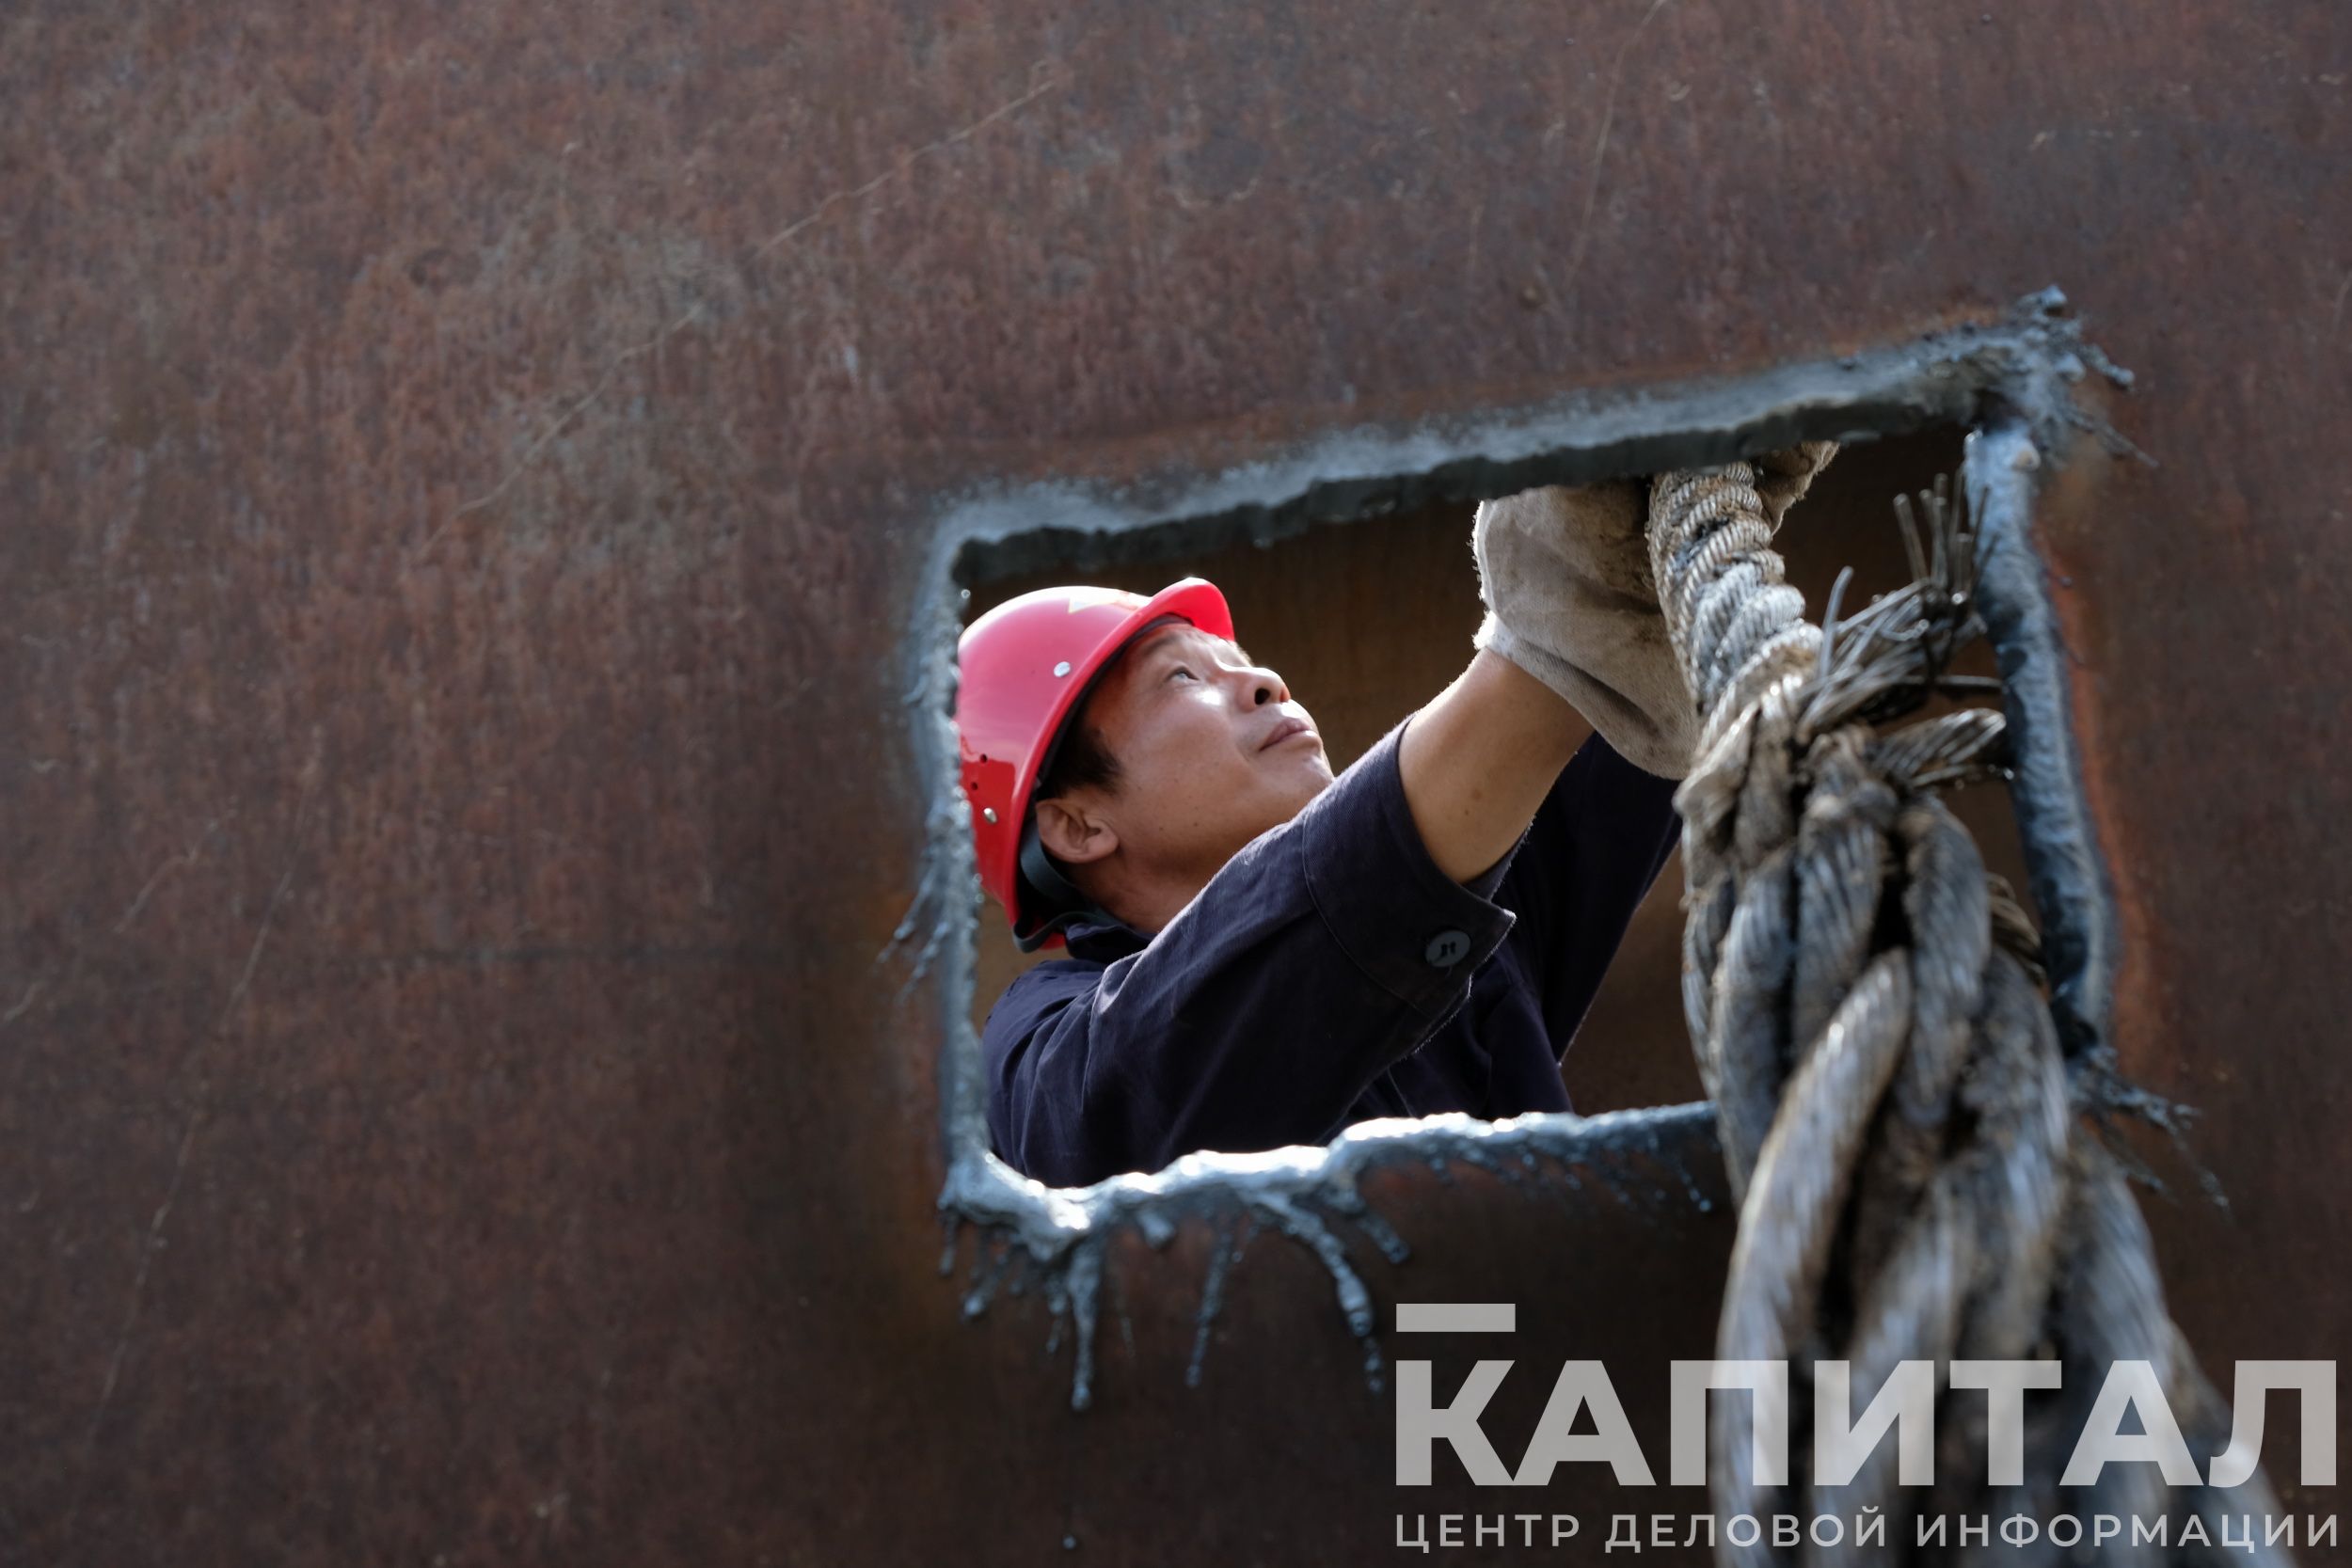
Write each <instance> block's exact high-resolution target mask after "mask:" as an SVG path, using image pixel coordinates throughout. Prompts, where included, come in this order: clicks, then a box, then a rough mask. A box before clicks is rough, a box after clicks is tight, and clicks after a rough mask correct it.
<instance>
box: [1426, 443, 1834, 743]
mask: <svg viewBox="0 0 2352 1568" xmlns="http://www.w3.org/2000/svg"><path fill="white" fill-rule="evenodd" d="M1836 451H1837V448H1836V443H1834V442H1829V441H1817V442H1811V443H1808V444H1807V445H1805V446H1803V447H1798V448H1792V449H1790V450H1789V451H1780V452H1772V453H1769V454H1767V455H1765V456H1762V457H1757V458H1754V459H1751V460H1750V466H1751V467H1752V469H1753V471H1754V473H1755V479H1756V496H1757V499H1759V500H1760V501H1761V502H1762V503H1763V506H1764V513H1765V515H1766V517H1767V518H1768V520H1769V521H1770V522H1771V523H1772V527H1773V528H1774V529H1778V527H1779V526H1780V520H1781V518H1782V517H1783V516H1784V515H1786V514H1787V512H1788V508H1789V507H1790V506H1792V505H1794V504H1795V503H1796V501H1797V500H1798V499H1799V498H1801V497H1802V496H1804V493H1805V490H1806V489H1807V488H1808V487H1809V486H1810V485H1811V484H1812V483H1813V477H1814V475H1816V474H1818V473H1820V471H1821V469H1822V468H1824V467H1827V466H1828V465H1829V460H1830V458H1831V457H1832V456H1833V455H1835V454H1836ZM1649 494H1650V484H1649V482H1648V481H1647V480H1633V479H1626V480H1612V481H1609V482H1607V483H1601V484H1591V485H1584V486H1581V487H1579V488H1575V489H1570V488H1566V487H1565V486H1559V485H1554V486H1550V487H1549V488H1546V489H1541V490H1529V491H1525V492H1523V493H1521V494H1519V495H1516V496H1509V497H1505V498H1504V499H1501V500H1491V501H1486V502H1483V503H1481V505H1480V506H1479V508H1478V518H1477V522H1476V524H1475V525H1474V527H1473V528H1472V531H1471V534H1470V549H1471V551H1472V553H1473V554H1475V555H1476V557H1477V558H1478V584H1479V595H1480V597H1481V598H1482V599H1483V600H1484V601H1485V603H1486V620H1485V621H1484V622H1483V623H1482V624H1481V625H1480V626H1479V628H1478V635H1477V637H1476V639H1475V640H1474V641H1475V642H1476V644H1477V646H1479V647H1481V648H1485V649H1488V650H1490V651H1492V652H1494V653H1496V654H1499V655H1501V656H1502V657H1504V658H1507V659H1509V660H1510V661H1511V662H1512V663H1514V664H1516V665H1518V667H1519V668H1520V669H1522V670H1524V671H1526V672H1527V673H1529V674H1531V675H1534V677H1535V678H1536V679H1537V680H1539V681H1542V682H1543V683H1544V684H1545V685H1546V686H1549V687H1550V688H1551V689H1553V690H1554V691H1557V692H1558V693H1560V695H1561V696H1563V697H1565V698H1566V699H1567V700H1568V702H1569V703H1570V704H1571V705H1574V706H1575V708H1576V710H1577V711H1578V712H1579V713H1581V714H1582V715H1583V716H1584V717H1585V719H1586V720H1587V721H1589V722H1590V723H1591V724H1592V726H1593V728H1594V729H1596V730H1597V731H1599V732H1600V735H1601V738H1603V739H1604V740H1606V741H1608V742H1609V744H1610V745H1611V746H1613V747H1614V748H1616V751H1617V754H1618V755H1620V756H1622V757H1624V758H1625V759H1626V760H1627V761H1628V762H1629V763H1631V764H1633V766H1634V767H1636V768H1641V769H1642V770H1643V771H1644V772H1645V773H1654V774H1656V775H1658V776H1659V777H1660V778H1666V779H1679V778H1681V777H1683V776H1684V775H1685V774H1687V773H1688V772H1689V771H1690V770H1691V762H1692V751H1693V750H1694V749H1695V747H1696V746H1697V743H1698V736H1699V727H1700V718H1701V716H1700V714H1699V711H1698V702H1697V699H1696V698H1694V697H1693V696H1692V693H1691V688H1690V686H1689V684H1688V683H1687V682H1686V681H1685V680H1684V679H1683V677H1682V669H1681V665H1680V663H1679V662H1678V661H1677V659H1676V657H1675V652H1674V645H1673V643H1672V641H1670V640H1669V639H1668V637H1667V635H1666V620H1665V616H1664V614H1663V613H1662V612H1661V610H1660V609H1659V606H1658V587H1657V584H1655V583H1654V582H1652V581H1651V580H1650V571H1649V541H1648V538H1647V536H1646V527H1647V524H1648V521H1649Z"/></svg>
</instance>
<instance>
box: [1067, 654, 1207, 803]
mask: <svg viewBox="0 0 2352 1568" xmlns="http://www.w3.org/2000/svg"><path fill="white" fill-rule="evenodd" d="M1181 619H1182V617H1181V616H1175V615H1163V616H1161V617H1160V618H1159V619H1158V620H1156V621H1152V622H1151V623H1150V624H1148V625H1146V626H1139V627H1137V628H1136V632H1135V634H1134V635H1133V636H1131V637H1129V638H1128V639H1127V641H1126V642H1125V643H1123V644H1122V645H1121V646H1120V650H1119V651H1118V652H1117V653H1115V654H1113V655H1111V657H1109V658H1107V659H1104V661H1103V667H1102V668H1101V669H1099V670H1097V671H1095V672H1094V674H1093V676H1092V678H1091V679H1089V681H1088V682H1087V689H1086V692H1085V694H1084V695H1082V696H1081V697H1080V698H1079V699H1078V705H1077V706H1076V707H1074V708H1073V709H1072V710H1071V713H1070V718H1069V719H1068V720H1067V721H1065V722H1064V723H1063V724H1062V727H1061V736H1060V738H1059V739H1057V740H1056V741H1055V742H1054V750H1053V754H1052V755H1050V756H1048V757H1047V758H1046V759H1045V771H1044V772H1042V773H1041V774H1039V775H1038V780H1037V788H1035V789H1034V790H1032V791H1030V792H1029V799H1030V800H1052V799H1054V798H1055V797H1056V796H1057V795H1067V794H1069V793H1070V792H1071V791H1072V790H1073V789H1101V790H1115V789H1117V788H1118V787H1119V781H1120V779H1121V778H1123V777H1124V776H1125V775H1124V774H1123V773H1122V772H1121V771H1120V766H1119V759H1118V758H1117V757H1115V756H1113V755H1111V749H1110V747H1109V745H1108V744H1106V743H1105V742H1104V739H1103V732H1102V731H1101V730H1098V729H1096V728H1095V727H1094V726H1093V725H1092V724H1089V723H1088V722H1087V708H1088V707H1089V705H1092V703H1093V701H1094V694H1095V693H1096V692H1097V691H1100V690H1101V689H1103V683H1104V682H1105V681H1107V680H1109V679H1110V678H1111V675H1112V673H1114V672H1115V671H1117V670H1118V668H1119V667H1120V665H1121V664H1124V663H1125V662H1126V661H1127V654H1128V652H1129V650H1131V649H1133V648H1134V647H1135V645H1136V643H1138V642H1140V641H1143V634H1144V633H1145V632H1147V631H1150V630H1151V629H1152V627H1153V626H1164V625H1166V624H1167V623H1168V622H1170V621H1177V620H1181Z"/></svg>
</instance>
